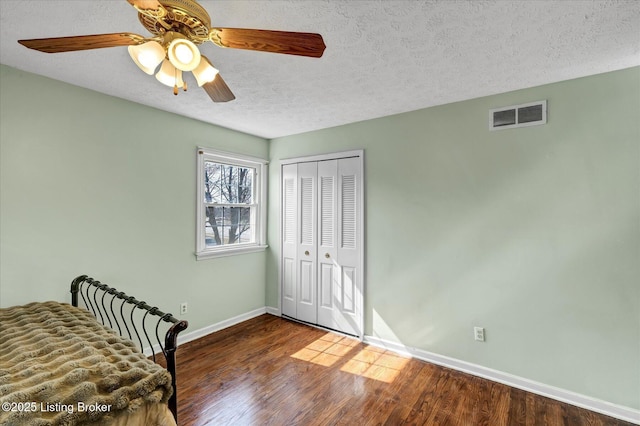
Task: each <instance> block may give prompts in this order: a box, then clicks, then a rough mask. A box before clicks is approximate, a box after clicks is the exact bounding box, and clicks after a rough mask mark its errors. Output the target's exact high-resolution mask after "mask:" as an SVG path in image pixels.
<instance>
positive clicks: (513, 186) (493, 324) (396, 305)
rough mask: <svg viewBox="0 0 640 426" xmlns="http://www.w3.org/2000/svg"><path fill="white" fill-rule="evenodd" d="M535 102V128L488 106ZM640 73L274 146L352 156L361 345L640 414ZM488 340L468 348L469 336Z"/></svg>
mask: <svg viewBox="0 0 640 426" xmlns="http://www.w3.org/2000/svg"><path fill="white" fill-rule="evenodd" d="M542 99H547V100H548V108H549V113H548V124H547V125H544V126H535V127H529V128H520V129H509V130H501V131H495V132H491V131H489V130H488V116H489V113H488V111H489V109H490V108H495V107H500V106H508V105H514V104H520V103H525V102H530V101H537V100H542ZM639 120H640V68H632V69H627V70H622V71H618V72H612V73H607V74H602V75H596V76H591V77H587V78H581V79H577V80H571V81H566V82H561V83H557V84H550V85H546V86H541V87H536V88H531V89H525V90H520V91H516V92H510V93H506V94H502V95H498V96H490V97H485V98H479V99H474V100H470V101H465V102H459V103H454V104H449V105H444V106H439V107H434V108H429V109H424V110H420V111H415V112H410V113H405V114H400V115H395V116H391V117H385V118H380V119H376V120H371V121H366V122H361V123H355V124H350V125H345V126H341V127H336V128H331V129H326V130H321V131H315V132H311V133H306V134H300V135H294V136H290V137H284V138H279V139H275V140H273V141H271V145H270V160H271V167H270V187H269V189H270V199H269V202H270V204H269V217H270V219H271V220H270V223H269V244H270V247H271V249H270V252H269V254H268V262H267V293H266V297H267V298H266V301H267V305H269V306H278V304H279V303H278V275H277V274H278V272H277V267H278V263H277V258H278V254H279V237H278V226H277V218H278V210H277V209H278V204H279V198H278V197H279V191H278V179H279V175H278V173H279V160H281V159H283V158H291V157H297V156H304V155H312V154H318V153H325V152H332V151H343V150H349V149H360V148H362V149H364V151H365V177H366V183H365V200H366V210H365V211H366V226H365V229H366V232H365V238H366V271H365V272H366V276H365V292H366V294H365V325H366V326H365V333H366V334H367V335H372V336H376V337H379V338H383V339H387V340H391V341H394V342H400V343H402V344H404V345H407V346H411V347H416V348H419V349H422V350H426V351H430V352H434V353H437V354H440V355H445V356H449V357H453V358H456V359H459V360H463V361H468V362H471V363H475V364H479V365H481V366H484V367H488V368H493V369H496V370H499V371H503V372H507V373H511V374H515V375H517V376H521V377H524V378H527V379H530V380H534V381H538V382H542V383H545V384H549V385H553V386H556V387H559V388H562V389H566V390H570V391H574V392H578V393H580V394H584V395H588V396H591V397H594V398H598V399H602V400H605V401H609V402H613V403H616V404H620V405H623V406H627V407H631V408H635V409H638V408H640V294H639V287H640V247H639V242H640V178H639V169H640V167H639V166H640V127H639V124H638V123H639ZM474 326H482V327H485V329H486V342H485V343H479V342H475V341H474V340H473V333H472V330H473V327H474Z"/></svg>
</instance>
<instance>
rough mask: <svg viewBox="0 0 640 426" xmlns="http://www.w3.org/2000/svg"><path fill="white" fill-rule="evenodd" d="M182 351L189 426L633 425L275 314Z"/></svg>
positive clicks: (181, 381)
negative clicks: (404, 425) (410, 357)
mask: <svg viewBox="0 0 640 426" xmlns="http://www.w3.org/2000/svg"><path fill="white" fill-rule="evenodd" d="M177 356H178V407H179V411H178V419H179V424H180V425H181V426H189V425H194V426H201V425H234V426H236V425H278V426H280V425H305V426H306V425H402V424H412V425H474V426H475V425H491V426H494V425H545V426H546V425H630V423H626V422H623V421H619V420H616V419H613V418H610V417H606V416H603V415H600V414H596V413H593V412H590V411H587V410H584V409H580V408H577V407H574V406H572V405H568V404H563V403H560V402H557V401H554V400H551V399H548V398H544V397H541V396H537V395H535V394H531V393H527V392H524V391H522V390H519V389H515V388H511V387H509V386H506V385H502V384H499V383H495V382H491V381H489V380H485V379H481V378H479V377H475V376H471V375H468V374H464V373H461V372H458V371H455V370H451V369H447V368H443V367H438V366H435V365H433V364H429V363H426V362H422V361H419V360H415V359H409V358H404V357H400V356H398V355H395V354H394V353H391V352H386V351H384V350H381V349H378V348H375V347H371V346H367V345H365V344H362V343H360V342H359V341H357V340H354V339H350V338H346V337H342V336H339V335H336V334H333V333H327V332H326V331H322V330H318V329H316V328H313V327H308V326H305V325H302V324H298V323H295V322H291V321H287V320H283V319H281V318H278V317H274V316H272V315H262V316H260V317H257V318H254V319H251V320H249V321H246V322H244V323H242V324H239V325H236V326H233V327H230V328H227V329H225V330H222V331H220V332H217V333H213V334H211V335H208V336H206V337H204V338H202V339H198V340H195V341H193V342H189V343H186V344H184V345H182V346H181V347H180V348H179V349H178V355H177Z"/></svg>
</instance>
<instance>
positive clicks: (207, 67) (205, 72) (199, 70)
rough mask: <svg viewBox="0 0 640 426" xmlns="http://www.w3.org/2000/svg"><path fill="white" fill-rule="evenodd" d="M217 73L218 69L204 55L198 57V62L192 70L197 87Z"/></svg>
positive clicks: (208, 81)
mask: <svg viewBox="0 0 640 426" xmlns="http://www.w3.org/2000/svg"><path fill="white" fill-rule="evenodd" d="M218 73H219V71H218V70H217V69H216V68H215V67H214V66H213V65H211V62H209V60H208V59H207V58H206V57H204V56H203V57H201V58H200V64H198V66H197V67H196V68H195V69H194V70H193V76H194V77H195V78H196V81H197V82H198V86H199V87H202V86H203V85H205V84H206V83H211V82H212V81H213V80H214V79H215V78H216V76H217V75H218Z"/></svg>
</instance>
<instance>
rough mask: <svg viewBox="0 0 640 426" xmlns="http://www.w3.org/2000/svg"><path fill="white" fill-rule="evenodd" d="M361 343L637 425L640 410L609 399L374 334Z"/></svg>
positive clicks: (639, 421) (639, 419) (639, 422)
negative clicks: (604, 399) (593, 396)
mask: <svg viewBox="0 0 640 426" xmlns="http://www.w3.org/2000/svg"><path fill="white" fill-rule="evenodd" d="M364 342H365V343H367V344H369V345H371V346H377V347H379V348H383V349H388V350H390V351H393V352H396V353H399V354H402V355H408V356H411V357H413V358H417V359H420V360H423V361H426V362H430V363H433V364H436V365H441V366H443V367H448V368H451V369H454V370H458V371H462V372H464V373H468V374H472V375H474V376H478V377H482V378H484V379H488V380H492V381H494V382H498V383H502V384H505V385H508V386H512V387H514V388H518V389H522V390H524V391H527V392H532V393H535V394H537V395H541V396H545V397H548V398H551V399H555V400H557V401H561V402H565V403H567V404H571V405H575V406H577V407H580V408H585V409H587V410H591V411H595V412H596V413H600V414H604V415H607V416H610V417H615V418H616V419H620V420H624V421H627V422H631V423H635V424H638V425H640V410H636V409H633V408H630V407H624V406H621V405H617V404H612V403H610V402H607V401H603V400H600V399H596V398H592V397H589V396H586V395H581V394H579V393H576V392H572V391H568V390H565V389H560V388H557V387H555V386H550V385H546V384H544V383H539V382H536V381H533V380H529V379H525V378H523V377H518V376H515V375H513V374H509V373H504V372H502V371H498V370H494V369H491V368H487V367H483V366H481V365H477V364H472V363H470V362H466V361H461V360H459V359H455V358H450V357H447V356H444V355H438V354H435V353H433V352H428V351H425V350H422V349H418V348H412V347H409V346H405V345H402V344H399V343H395V342H390V341H388V340H384V339H380V338H378V337H374V336H364Z"/></svg>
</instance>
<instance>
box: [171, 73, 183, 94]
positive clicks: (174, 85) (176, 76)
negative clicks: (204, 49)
mask: <svg viewBox="0 0 640 426" xmlns="http://www.w3.org/2000/svg"><path fill="white" fill-rule="evenodd" d="M173 81H174V83H173V94H174V95H176V96H178V70H177V69H176V68H174V69H173ZM183 84H184V83H183Z"/></svg>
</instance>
